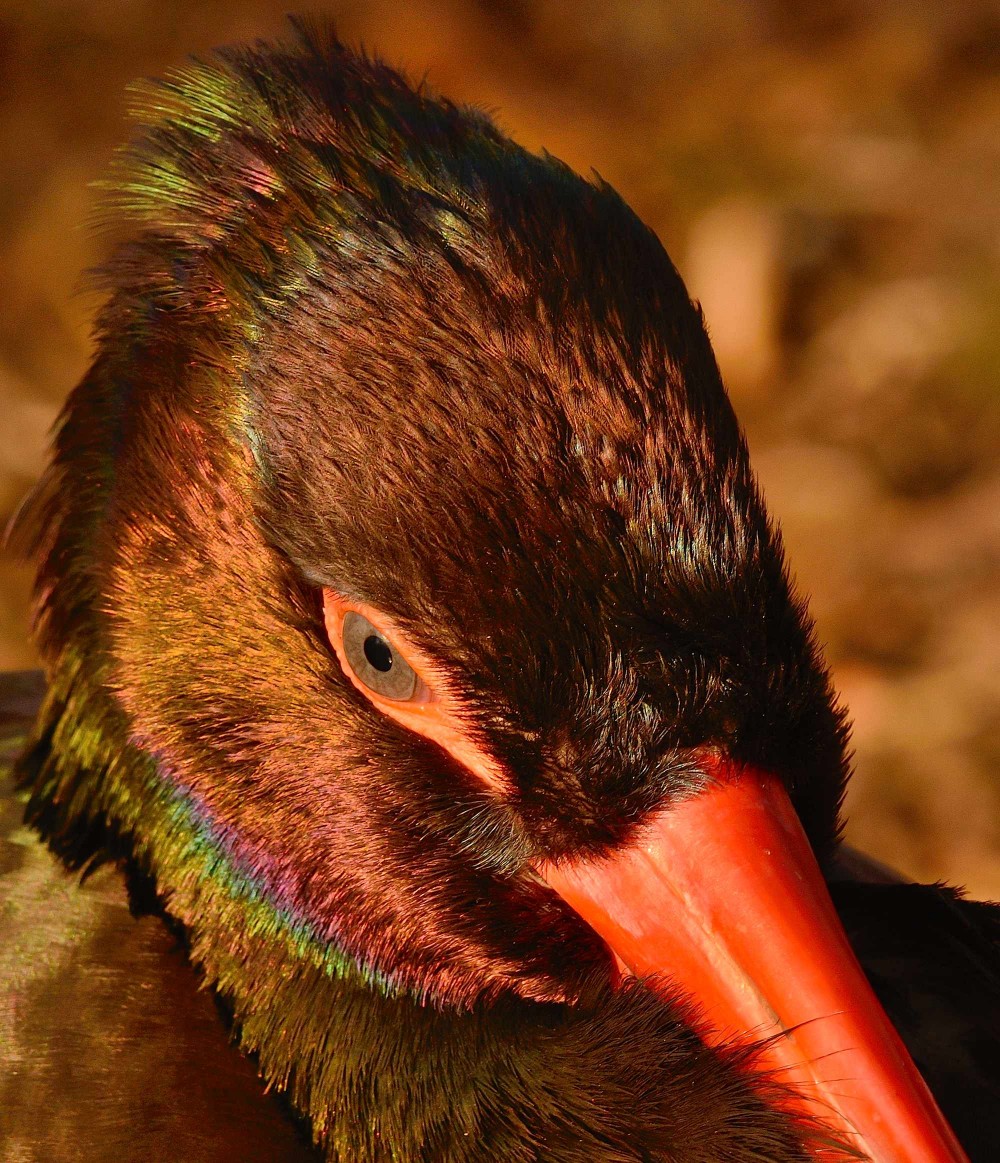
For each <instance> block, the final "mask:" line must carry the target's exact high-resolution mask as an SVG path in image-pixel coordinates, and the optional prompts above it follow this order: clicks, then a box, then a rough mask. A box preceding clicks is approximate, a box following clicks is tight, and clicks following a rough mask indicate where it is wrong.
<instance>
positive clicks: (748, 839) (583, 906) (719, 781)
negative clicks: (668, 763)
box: [540, 763, 966, 1163]
mask: <svg viewBox="0 0 1000 1163" xmlns="http://www.w3.org/2000/svg"><path fill="white" fill-rule="evenodd" d="M713 775H714V776H715V777H716V781H715V782H713V784H712V785H711V786H710V787H709V788H708V789H707V790H706V791H704V792H702V793H700V794H699V795H697V796H694V797H693V798H691V799H689V800H686V801H684V802H682V803H680V804H677V805H675V806H673V807H671V808H670V809H668V810H666V811H664V812H663V813H662V814H661V815H660V816H659V817H658V818H657V819H656V820H655V821H654V822H653V823H652V824H651V825H650V826H649V827H647V828H646V829H645V830H644V831H643V832H642V834H641V836H640V838H639V840H638V841H637V842H636V843H635V844H633V845H631V846H630V847H628V848H626V849H625V850H624V851H619V852H616V853H614V854H613V855H612V856H610V857H608V858H606V859H603V860H593V861H579V862H576V863H565V864H558V865H556V864H550V865H546V866H545V867H544V868H542V869H540V872H541V874H542V875H543V876H544V878H545V879H546V880H547V881H548V883H549V884H550V885H551V886H552V888H553V889H554V890H555V891H556V892H558V893H559V894H560V896H562V897H563V898H564V899H565V900H566V901H567V902H568V903H569V904H570V905H571V906H572V907H573V908H574V909H575V910H576V911H577V912H578V913H579V914H580V916H581V917H582V918H583V919H584V920H585V921H586V922H587V923H588V924H589V925H590V926H591V927H592V928H593V929H595V930H596V931H597V933H599V934H600V936H601V937H603V939H604V940H605V941H606V942H607V944H608V945H609V946H610V948H611V950H612V952H613V953H614V955H615V957H616V958H617V960H618V962H619V964H620V965H622V966H623V967H624V968H625V970H626V971H627V972H630V973H632V974H635V975H636V976H638V977H643V978H646V977H650V978H653V980H652V981H651V982H650V985H651V986H652V988H654V989H655V988H656V984H657V980H659V981H660V982H662V983H663V985H664V986H666V987H668V988H670V989H671V992H676V990H677V989H680V990H681V991H682V992H683V993H684V994H686V995H687V996H688V997H689V998H692V999H693V1000H694V1001H695V1002H696V1003H697V1005H698V1006H699V1007H700V1011H701V1014H702V1016H703V1019H704V1020H703V1022H702V1023H701V1025H700V1027H699V1032H700V1033H701V1035H702V1037H703V1038H704V1040H705V1041H706V1042H708V1043H709V1044H719V1043H722V1042H732V1041H733V1040H734V1037H735V1038H737V1039H738V1038H743V1039H749V1040H752V1041H754V1042H757V1041H759V1040H761V1039H763V1038H766V1037H768V1036H770V1035H774V1034H780V1035H781V1036H780V1037H777V1038H773V1039H772V1040H771V1042H770V1043H769V1044H768V1045H767V1046H766V1047H765V1048H764V1051H763V1056H762V1059H761V1065H762V1067H765V1068H771V1069H773V1070H775V1071H776V1078H777V1079H779V1080H781V1081H783V1082H786V1083H787V1084H788V1085H789V1086H790V1087H792V1088H793V1089H794V1098H793V1099H792V1100H791V1101H792V1104H793V1105H798V1106H800V1108H803V1109H806V1110H808V1112H809V1113H810V1114H811V1115H812V1116H813V1117H815V1118H819V1119H821V1120H822V1121H823V1122H824V1123H826V1125H827V1126H829V1127H830V1128H831V1129H832V1130H834V1131H835V1132H836V1133H837V1134H838V1135H839V1136H840V1137H841V1138H842V1139H843V1140H844V1142H845V1143H847V1144H848V1145H850V1146H851V1147H853V1148H854V1149H856V1150H858V1151H859V1152H860V1153H861V1154H862V1156H866V1157H868V1158H870V1159H871V1160H872V1161H873V1163H963V1161H965V1159H966V1156H965V1153H964V1152H963V1151H962V1148H961V1147H960V1146H959V1144H958V1142H957V1140H956V1139H955V1136H954V1134H953V1132H952V1131H951V1128H950V1127H949V1126H948V1124H947V1123H946V1122H945V1120H944V1117H943V1116H942V1114H941V1112H940V1111H939V1110H938V1108H937V1105H936V1104H935V1102H934V1099H933V1098H932V1097H931V1095H930V1092H929V1091H928V1089H927V1087H926V1085H925V1083H924V1081H923V1079H922V1078H921V1077H920V1074H919V1073H918V1071H917V1068H916V1067H915V1066H914V1064H913V1061H912V1059H911V1058H910V1056H909V1054H908V1053H907V1051H906V1049H905V1047H904V1046H903V1043H902V1042H901V1041H900V1039H899V1035H898V1034H897V1033H896V1031H895V1030H894V1029H893V1027H892V1025H891V1024H890V1022H889V1019H888V1018H887V1017H886V1015H885V1013H884V1012H883V1010H882V1008H881V1006H880V1005H879V1003H878V1001H877V1000H876V998H875V995H874V994H873V993H872V990H871V987H870V986H869V985H868V982H867V980H866V979H865V976H864V974H863V973H862V971H861V967H860V966H859V965H858V962H857V960H856V959H855V957H854V954H853V953H852V951H851V948H850V946H849V945H848V942H847V938H846V936H845V934H844V930H843V929H842V928H841V925H840V922H839V920H838V919H837V915H836V913H835V912H834V908H833V904H832V902H831V900H830V897H829V894H828V893H827V891H826V886H825V884H824V882H823V877H822V875H821V873H820V871H819V867H818V866H817V864H816V860H815V858H814V857H813V854H812V850H811V848H810V846H809V842H808V840H807V839H806V836H805V833H804V832H803V831H802V826H801V824H800V823H799V820H798V817H797V816H796V814H795V810H794V808H793V807H792V805H791V802H790V800H789V798H788V795H787V793H786V792H785V790H784V788H783V787H782V785H781V784H780V783H779V781H778V780H777V779H775V778H774V777H771V776H768V775H766V774H763V773H761V772H757V771H754V770H750V769H737V768H735V767H734V766H732V765H729V764H723V763H719V764H718V766H717V768H716V770H714V771H713Z"/></svg>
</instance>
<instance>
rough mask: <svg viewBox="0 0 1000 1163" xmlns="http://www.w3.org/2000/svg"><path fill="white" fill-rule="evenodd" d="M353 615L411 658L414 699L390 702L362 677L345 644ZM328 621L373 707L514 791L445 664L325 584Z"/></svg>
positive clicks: (347, 669)
mask: <svg viewBox="0 0 1000 1163" xmlns="http://www.w3.org/2000/svg"><path fill="white" fill-rule="evenodd" d="M350 613H355V614H360V615H361V617H362V618H364V619H366V621H368V622H370V623H371V625H372V626H373V627H374V629H375V630H376V631H377V632H378V634H379V635H380V636H381V637H382V638H384V639H385V641H386V642H387V643H388V644H389V645H390V646H391V647H392V650H393V652H394V653H398V655H400V656H401V657H402V658H403V659H405V661H406V664H407V665H408V666H409V667H410V668H411V669H412V670H413V672H414V674H415V675H416V677H417V685H416V690H415V691H414V696H413V697H412V698H409V699H405V700H403V699H392V698H386V697H384V696H383V695H380V694H379V693H378V691H376V690H373V689H372V688H371V687H370V686H368V685H366V684H365V683H364V682H362V680H361V678H359V677H358V675H357V674H356V672H355V670H354V668H353V666H352V665H351V662H350V661H349V659H348V657H347V651H346V649H345V646H344V619H345V618H346V617H347V615H348V614H350ZM323 620H324V623H325V625H326V633H327V637H328V638H329V640H330V645H331V646H332V647H333V650H334V653H335V654H336V655H337V659H338V661H339V662H340V666H341V669H342V670H343V672H344V675H345V676H346V678H347V679H348V680H349V681H350V683H351V685H352V686H354V687H355V689H356V690H358V691H360V692H361V694H363V695H364V696H365V698H366V699H368V701H369V702H370V703H371V704H372V705H373V706H375V707H377V708H378V710H379V711H381V712H382V714H384V715H386V716H387V717H388V718H390V719H393V720H395V722H397V723H399V724H400V725H401V726H403V727H406V728H407V729H408V730H410V731H413V732H414V733H415V734H417V735H422V736H423V737H424V738H425V739H429V740H431V741H432V742H433V743H436V744H437V745H438V746H439V747H442V748H444V750H445V751H447V752H448V753H449V754H450V755H451V756H452V757H453V758H454V759H457V760H458V762H459V763H461V764H462V765H463V766H464V767H466V768H468V770H469V771H470V772H472V774H473V775H475V776H476V777H477V778H478V779H479V780H481V781H482V782H483V783H485V784H486V785H487V786H488V787H490V788H492V789H493V790H494V791H498V792H501V793H503V792H506V791H507V790H508V789H509V788H510V783H511V781H510V778H509V777H508V775H507V774H506V772H505V771H504V770H503V768H502V767H501V765H500V764H499V763H498V762H497V760H496V759H494V758H493V756H491V755H489V754H487V752H486V751H485V750H484V749H483V747H482V745H481V744H480V743H479V742H478V741H477V740H475V739H474V738H472V733H471V732H470V730H469V727H468V725H467V724H468V721H469V718H470V715H469V713H468V712H467V711H463V707H462V703H461V700H460V699H459V698H458V697H457V696H456V694H455V693H454V691H453V687H452V684H451V682H450V681H449V679H448V678H447V676H445V675H444V674H443V673H442V671H441V668H440V666H438V665H436V664H435V663H434V662H433V661H432V660H431V659H429V658H428V657H427V655H426V654H424V652H423V651H421V650H420V649H419V648H417V647H415V646H413V645H412V644H411V643H409V642H408V641H407V640H406V635H405V634H404V633H403V632H401V631H400V630H399V629H398V628H397V627H396V626H395V625H394V624H393V622H392V620H391V619H390V618H387V617H386V616H385V615H384V614H383V613H381V612H380V611H379V610H376V609H374V608H373V607H371V606H368V605H365V604H364V603H363V602H355V601H352V600H350V599H348V598H345V597H342V596H341V595H340V594H338V593H337V592H336V591H335V590H332V589H330V588H328V587H326V586H324V587H323Z"/></svg>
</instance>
